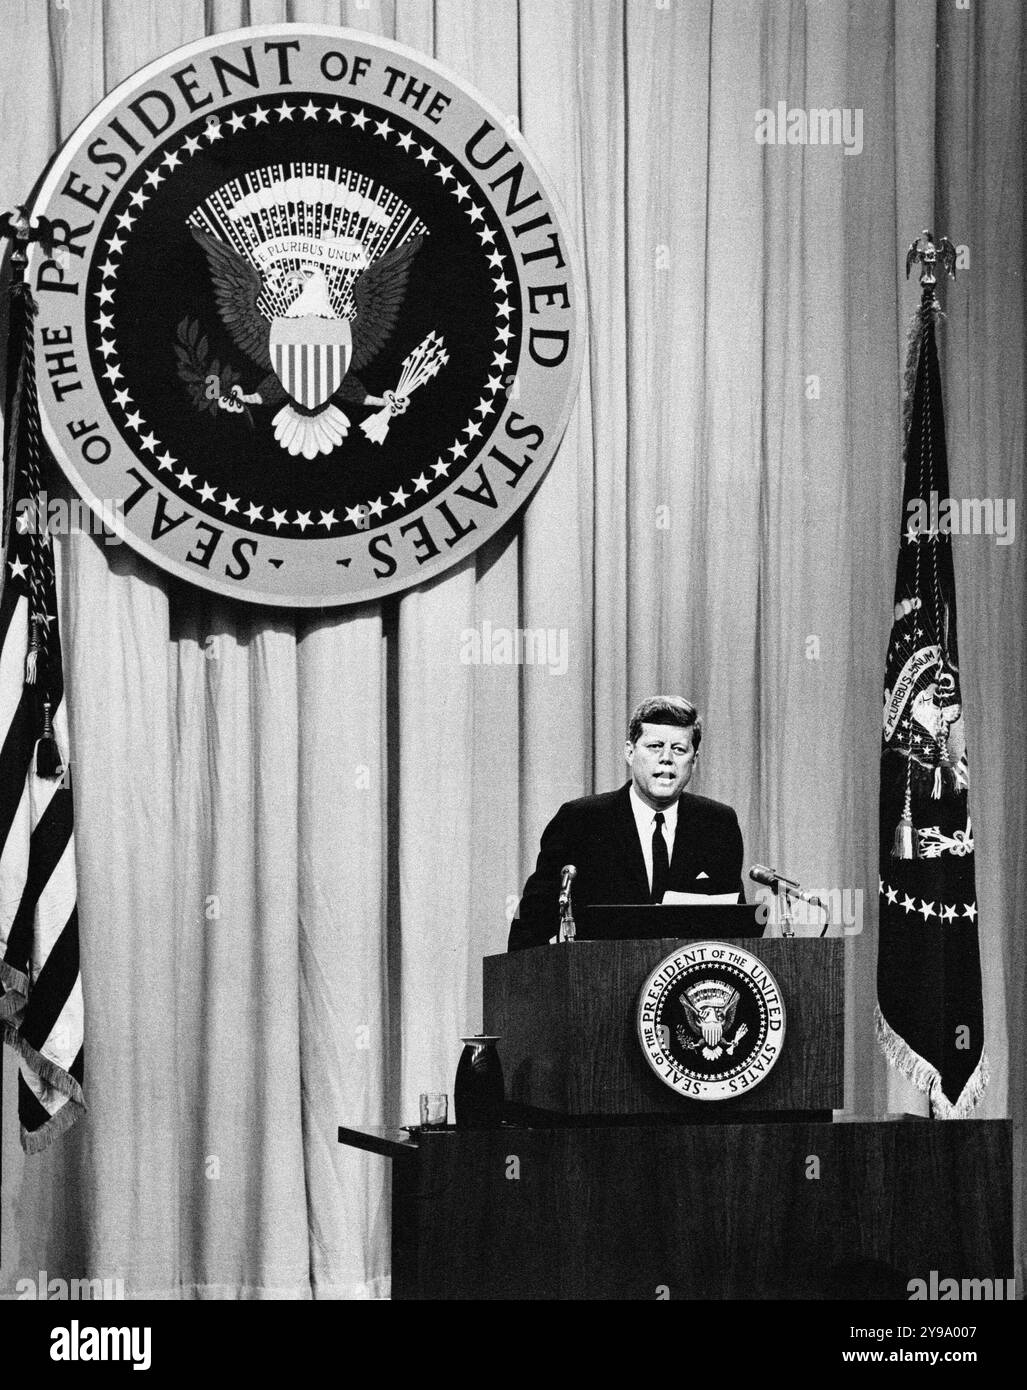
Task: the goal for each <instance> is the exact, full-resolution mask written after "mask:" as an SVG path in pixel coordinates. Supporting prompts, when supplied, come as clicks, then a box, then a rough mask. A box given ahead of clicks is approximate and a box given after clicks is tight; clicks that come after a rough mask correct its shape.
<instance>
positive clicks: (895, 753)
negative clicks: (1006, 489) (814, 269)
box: [877, 231, 988, 1119]
mask: <svg viewBox="0 0 1027 1390" xmlns="http://www.w3.org/2000/svg"><path fill="white" fill-rule="evenodd" d="M917 260H919V261H920V262H921V264H922V266H923V273H922V275H921V281H920V283H921V285H922V286H923V297H922V302H921V304H920V307H919V308H918V309H917V311H916V314H915V316H914V318H913V323H912V326H911V329H910V335H909V346H908V354H907V364H906V397H905V412H904V417H905V418H904V437H905V449H904V459H905V478H904V485H903V492H902V527H901V532H900V536H899V554H898V563H897V566H896V575H895V591H894V600H893V608H892V627H891V637H890V640H889V643H888V654H887V665H886V670H885V678H884V729H883V737H882V741H881V794H880V816H881V820H880V899H879V916H880V929H879V936H878V946H877V997H878V1008H877V1035H878V1039H879V1041H880V1044H881V1047H882V1048H883V1050H884V1053H885V1056H886V1057H887V1058H888V1060H889V1062H891V1063H892V1065H893V1066H895V1067H897V1068H898V1069H899V1071H901V1072H902V1073H903V1074H904V1075H905V1076H906V1077H908V1078H909V1080H910V1081H911V1082H912V1083H913V1085H914V1086H916V1087H917V1088H918V1089H919V1090H921V1091H924V1092H925V1093H926V1094H927V1095H928V1097H929V1098H930V1106H931V1113H932V1114H933V1115H934V1116H935V1117H937V1118H939V1119H953V1118H960V1117H963V1116H966V1115H969V1114H971V1113H972V1111H973V1109H974V1107H975V1106H976V1104H977V1102H978V1100H979V1099H980V1097H981V1095H982V1094H983V1092H984V1088H985V1086H986V1085H987V1081H988V1061H987V1056H986V1054H985V1051H984V1005H983V997H982V986H981V960H980V947H979V944H978V924H977V893H976V887H975V875H974V833H973V828H972V826H971V823H970V806H969V786H970V778H969V768H968V762H967V755H966V729H965V723H964V709H963V696H962V691H961V688H960V672H959V644H958V641H957V633H956V584H955V571H954V567H953V560H952V536H951V533H950V531H949V530H947V529H946V528H945V527H944V526H940V525H935V524H934V522H933V521H932V522H930V523H929V524H927V525H925V524H924V522H925V520H926V519H927V517H928V504H929V499H930V498H931V496H932V494H934V495H935V496H936V497H948V493H949V473H948V458H947V453H946V445H945V420H944V414H943V411H942V397H941V376H940V373H939V369H938V348H937V343H936V341H935V327H936V323H937V321H938V319H939V318H940V317H941V306H940V305H939V303H938V300H937V298H936V296H935V293H934V290H935V284H936V281H935V277H934V269H935V267H936V266H937V265H938V264H939V263H940V264H941V265H943V266H945V268H946V269H947V270H948V271H949V274H950V275H952V276H953V277H954V275H955V248H954V247H953V246H952V244H951V242H949V241H948V240H947V239H946V238H941V240H940V241H939V242H938V243H937V244H936V243H935V242H934V240H933V239H932V237H931V233H930V232H927V231H925V232H924V233H922V235H921V237H920V238H918V240H917V241H916V242H914V243H913V245H912V246H911V247H910V251H909V255H908V256H907V261H906V274H907V276H908V274H909V270H910V267H911V265H912V264H913V263H914V262H915V261H917Z"/></svg>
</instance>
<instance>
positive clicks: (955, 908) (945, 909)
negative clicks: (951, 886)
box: [877, 878, 977, 923]
mask: <svg viewBox="0 0 1027 1390" xmlns="http://www.w3.org/2000/svg"><path fill="white" fill-rule="evenodd" d="M877 883H878V892H879V893H880V895H881V896H882V897H883V898H884V899H885V901H886V902H887V903H888V904H889V905H891V906H897V907H900V908H901V909H902V911H903V912H904V913H906V915H907V916H908V915H909V914H910V913H911V912H912V913H914V914H916V915H917V916H919V917H922V918H923V919H924V921H925V922H927V921H928V920H930V919H931V918H934V919H935V920H936V921H939V922H942V923H944V922H955V921H956V920H957V919H959V918H968V919H969V920H970V921H971V922H972V921H973V920H974V919H975V917H976V916H977V904H976V903H975V902H973V903H958V902H956V903H945V902H938V903H935V902H928V901H927V899H926V898H920V899H919V903H920V906H919V907H918V906H917V901H918V900H917V899H916V898H915V897H910V895H909V894H908V893H903V894H902V901H901V902H899V901H898V899H899V892H900V890H899V889H898V888H894V887H893V886H892V885H891V884H890V883H885V881H884V879H883V878H879V879H878V880H877ZM960 909H962V910H960Z"/></svg>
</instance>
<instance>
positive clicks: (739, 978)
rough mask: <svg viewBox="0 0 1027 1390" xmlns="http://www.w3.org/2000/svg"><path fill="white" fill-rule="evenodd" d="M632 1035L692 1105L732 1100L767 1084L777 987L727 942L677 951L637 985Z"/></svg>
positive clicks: (778, 1009) (777, 1037) (775, 1044)
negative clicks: (635, 1031) (635, 1024)
mask: <svg viewBox="0 0 1027 1390" xmlns="http://www.w3.org/2000/svg"><path fill="white" fill-rule="evenodd" d="M637 1021H638V1036H639V1041H640V1042H641V1045H642V1051H643V1052H644V1054H645V1058H646V1061H647V1062H648V1063H649V1065H650V1066H651V1067H652V1069H653V1071H654V1072H655V1073H656V1075H657V1076H658V1077H659V1078H660V1080H661V1081H662V1082H664V1084H665V1085H667V1086H669V1087H670V1088H671V1089H672V1090H674V1091H677V1092H678V1093H679V1094H680V1095H682V1096H687V1097H688V1098H689V1099H691V1100H711V1101H719V1100H730V1099H732V1098H734V1097H736V1096H741V1095H744V1094H745V1093H746V1092H747V1091H751V1090H752V1089H753V1088H754V1087H755V1086H758V1085H759V1084H760V1082H761V1081H764V1080H766V1078H767V1076H768V1075H769V1073H770V1071H771V1069H772V1068H773V1066H774V1064H775V1063H776V1062H777V1059H778V1057H779V1056H780V1055H781V1049H782V1047H783V1045H784V1038H785V1006H784V1000H783V998H782V996H781V991H780V989H779V988H778V984H777V981H776V980H775V979H774V977H773V975H772V974H771V973H770V971H769V970H768V969H767V967H766V966H765V965H764V964H763V962H762V961H761V960H759V959H758V957H756V956H754V955H753V954H752V953H751V952H750V951H746V950H744V949H743V948H741V947H740V946H737V945H734V944H732V943H731V942H729V941H700V942H696V943H694V944H691V943H690V944H688V945H685V946H681V947H680V948H679V949H678V950H676V951H674V952H673V953H672V954H671V955H669V956H667V957H666V958H665V959H664V960H662V961H661V962H660V963H659V965H657V966H656V968H655V969H654V970H653V971H652V973H651V974H650V975H649V977H648V979H647V980H646V982H645V984H644V985H643V986H642V991H641V994H640V995H639V999H638V1006H637Z"/></svg>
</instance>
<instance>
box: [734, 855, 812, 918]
mask: <svg viewBox="0 0 1027 1390" xmlns="http://www.w3.org/2000/svg"><path fill="white" fill-rule="evenodd" d="M749 877H750V878H751V879H752V881H753V883H762V884H763V885H764V886H765V887H767V888H773V890H774V892H775V893H784V895H785V897H788V898H798V899H799V901H800V902H804V903H809V905H810V907H819V908H820V910H821V911H822V912H826V913H827V914H828V919H830V914H831V910H830V908H829V907H828V906H827V904H826V903H824V902H821V901H820V899H819V898H818V897H817V896H816V895H815V894H814V893H807V892H805V891H804V890H803V889H802V888H800V887H799V881H798V879H795V878H785V876H784V874H779V873H778V871H777V870H776V869H768V868H767V866H766V864H754V865H753V866H752V868H751V869H750V870H749Z"/></svg>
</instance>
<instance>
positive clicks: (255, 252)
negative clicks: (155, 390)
mask: <svg viewBox="0 0 1027 1390" xmlns="http://www.w3.org/2000/svg"><path fill="white" fill-rule="evenodd" d="M189 228H190V231H191V233H192V236H193V238H194V239H195V241H196V242H197V243H198V244H199V245H200V246H201V247H202V248H203V250H204V252H205V254H206V258H207V263H208V268H209V272H210V278H211V282H212V285H213V289H214V298H215V302H216V304H217V308H218V312H219V314H220V317H221V321H222V323H223V325H224V327H225V329H226V331H227V333H228V336H229V337H230V339H231V340H232V342H233V343H234V345H235V346H236V347H237V348H238V349H239V351H240V352H241V353H243V354H244V356H245V357H246V358H248V360H249V363H250V364H251V365H252V366H253V367H255V368H256V369H257V370H259V371H260V372H261V373H262V377H261V379H259V381H258V382H257V384H256V386H255V389H253V390H252V391H246V390H245V389H244V388H243V385H242V380H241V376H240V374H239V373H238V372H237V371H236V370H235V369H234V368H232V367H231V366H228V365H225V366H222V364H220V363H218V362H216V361H210V360H208V359H207V358H206V355H205V351H204V349H205V348H206V339H205V338H201V336H200V331H199V329H198V327H197V326H196V325H195V324H194V323H192V322H191V321H189V320H184V321H183V323H182V324H181V325H180V328H179V344H178V349H177V352H178V371H179V376H180V378H181V379H182V380H183V382H184V383H185V385H186V387H187V389H188V390H189V393H190V396H191V398H192V400H193V403H194V405H196V407H197V408H198V409H213V410H215V411H222V412H228V413H230V414H243V413H245V414H246V415H247V418H250V415H249V408H250V407H251V406H277V407H278V409H277V411H276V413H275V415H274V416H273V418H272V421H271V424H272V427H273V430H274V437H275V439H276V440H277V442H278V444H279V445H280V446H281V448H282V449H284V450H285V451H286V452H287V453H288V454H290V455H292V456H293V457H295V456H297V455H302V457H303V458H305V459H314V458H316V457H317V456H318V455H320V454H330V453H332V452H333V450H335V449H336V448H338V447H339V446H340V445H342V444H343V443H344V441H345V440H346V438H347V436H348V434H349V431H350V419H349V416H348V415H347V413H346V410H347V408H350V409H352V408H360V407H362V406H378V407H381V409H379V411H378V412H377V413H376V414H375V415H373V416H371V417H369V418H368V419H365V420H364V421H363V423H362V429H363V430H364V433H365V434H366V435H367V437H368V438H369V439H371V440H372V441H373V442H374V443H378V444H380V443H381V442H382V440H383V439H384V438H385V435H386V433H387V430H388V423H389V421H390V420H391V418H392V417H394V416H396V415H401V414H403V413H404V412H405V411H406V409H407V406H408V404H409V399H410V396H411V394H412V392H413V391H414V390H415V389H416V388H417V387H418V386H421V385H423V384H424V383H425V382H426V381H428V380H430V378H431V377H432V376H434V375H435V374H436V373H437V372H438V371H439V370H440V368H441V367H443V366H444V365H445V364H446V362H447V361H448V356H447V355H446V353H445V350H444V344H443V342H442V339H441V338H439V337H437V336H436V335H435V334H434V333H430V334H429V335H428V337H427V338H426V339H425V340H424V341H423V342H422V343H421V344H420V345H419V346H418V347H417V348H416V349H415V350H414V352H412V353H411V354H410V355H409V356H408V357H407V359H406V360H405V361H404V364H403V373H402V375H401V378H400V381H399V382H398V383H397V386H396V389H395V390H394V391H388V392H386V393H385V395H383V396H376V395H372V394H370V393H369V391H368V390H367V388H366V386H365V385H364V383H363V382H362V380H361V379H360V376H359V373H360V371H361V370H362V369H363V368H365V367H366V366H368V365H369V364H370V363H371V362H373V361H374V359H375V358H376V357H377V356H378V355H379V353H380V352H381V351H382V349H383V348H384V347H385V345H386V344H387V343H388V342H389V340H390V339H391V338H392V337H393V335H394V333H395V331H396V328H397V324H398V322H399V318H400V312H401V310H402V307H403V301H404V298H405V295H406V290H407V283H408V280H409V277H410V269H411V266H412V264H413V262H414V259H415V257H416V256H417V253H418V251H419V250H420V248H421V245H422V242H423V239H424V236H425V235H426V233H427V228H425V227H424V225H423V223H420V222H419V220H418V219H416V218H415V217H414V216H413V214H412V213H411V212H410V210H409V209H408V208H407V207H406V206H405V204H403V203H402V202H400V200H398V199H397V198H396V197H395V195H394V194H392V193H390V192H389V191H388V190H386V189H375V188H373V187H369V186H368V180H367V179H366V178H365V177H358V176H356V175H354V174H352V173H351V172H349V171H346V170H335V171H333V174H332V176H330V177H325V176H315V175H312V174H303V173H297V172H296V171H295V169H294V168H290V169H286V168H278V169H272V170H261V171H258V173H256V174H251V175H250V176H249V179H248V180H246V181H243V182H241V183H240V181H238V180H236V181H233V183H232V184H230V185H227V186H226V188H224V189H221V190H218V192H217V193H215V194H213V195H212V196H211V197H210V198H208V199H207V200H206V202H205V203H204V204H203V205H202V206H201V207H200V208H198V209H197V210H196V211H195V212H194V213H193V214H192V216H191V217H190V218H189ZM212 379H213V381H214V387H215V389H213V390H211V381H212ZM250 423H251V424H252V419H250Z"/></svg>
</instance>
